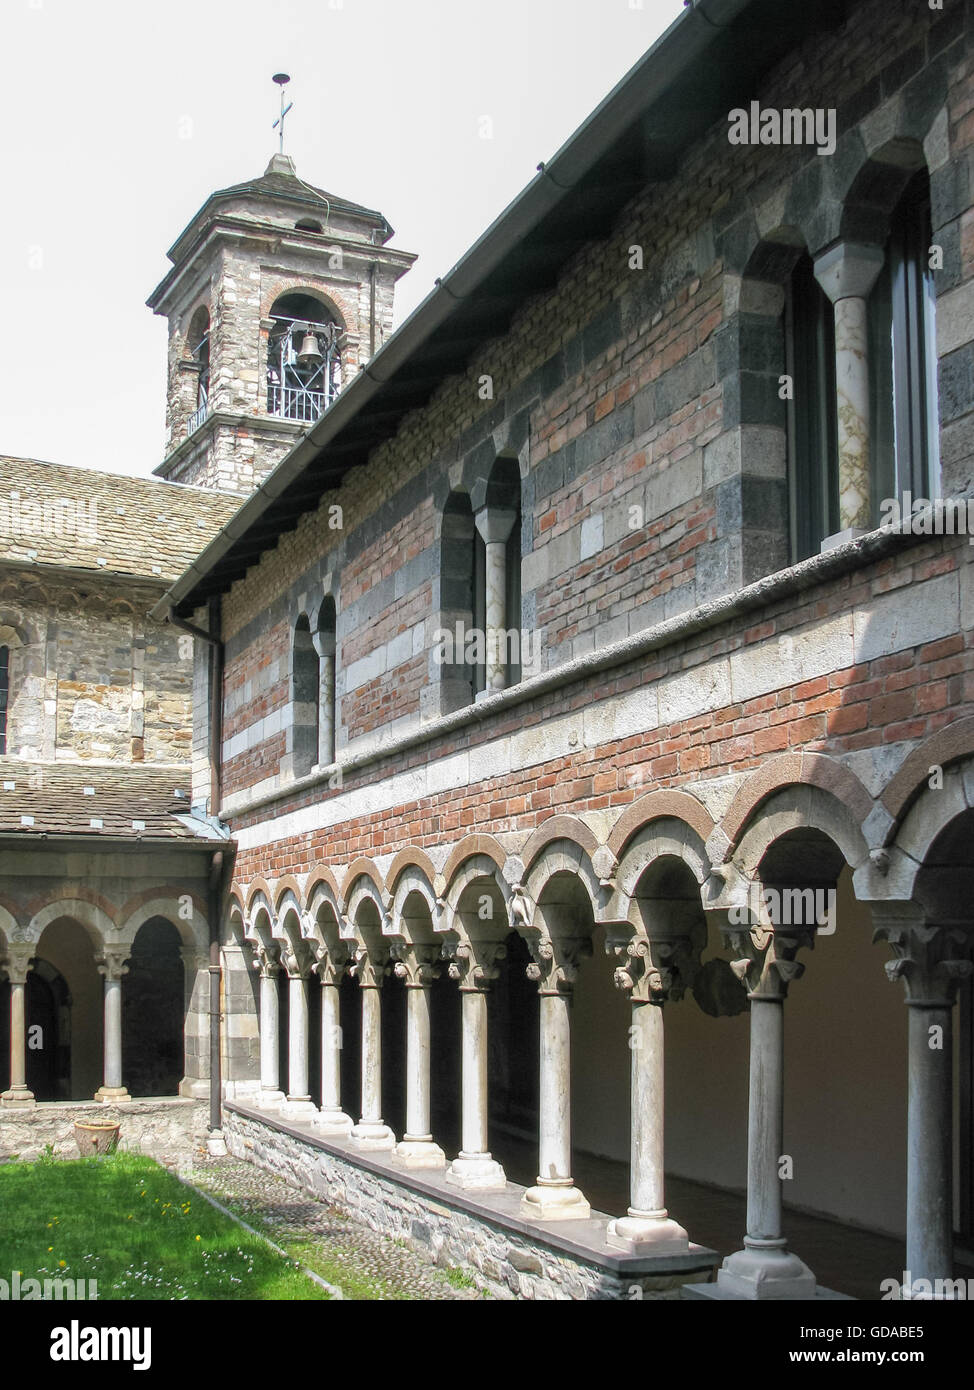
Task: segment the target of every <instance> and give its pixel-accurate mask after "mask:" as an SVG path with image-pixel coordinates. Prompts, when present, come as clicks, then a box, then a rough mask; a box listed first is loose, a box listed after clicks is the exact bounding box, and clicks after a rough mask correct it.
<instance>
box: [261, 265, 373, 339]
mask: <svg viewBox="0 0 974 1390" xmlns="http://www.w3.org/2000/svg"><path fill="white" fill-rule="evenodd" d="M291 294H304V295H307V296H308V298H309V299H315V300H317V302H318V303H319V304H320V305H321V307H322V308H323V309H324V310H325V312H326V313H328V314H330V315H331V316H332V318H333V319H334V320H335V322H336V323H337V324H338V325H339V326H340V327H341V328H342V329H343V330H345V331H349V330H353V329H354V327H355V323H356V321H357V316H356V314H355V312H354V310H353V309H352V308H351V306H350V305H349V303H348V301H347V300H346V299H345V298H344V296H343V295H341V294H340V293H339V292H338V290H336V289H335V288H334V286H329V287H328V289H327V290H324V289H322V288H321V287H320V286H318V285H309V284H307V283H306V282H305V281H304V280H302V279H301V278H300V276H297V277H295V276H293V275H292V276H277V277H275V278H274V279H273V280H271V281H270V282H269V283H268V288H267V290H266V291H265V293H264V295H263V298H262V300H261V306H260V316H261V318H262V319H267V318H270V315H271V310H272V309H273V308H274V305H275V304H276V303H277V301H278V300H279V299H283V298H284V297H285V296H286V295H291Z"/></svg>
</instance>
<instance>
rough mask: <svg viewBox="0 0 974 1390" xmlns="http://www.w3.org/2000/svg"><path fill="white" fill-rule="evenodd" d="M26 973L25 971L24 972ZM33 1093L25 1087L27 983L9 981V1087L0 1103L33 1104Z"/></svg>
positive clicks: (10, 1107) (5, 1104) (9, 1104)
mask: <svg viewBox="0 0 974 1390" xmlns="http://www.w3.org/2000/svg"><path fill="white" fill-rule="evenodd" d="M25 973H26V972H25ZM33 1103H34V1094H33V1092H32V1091H29V1090H28V1089H27V985H26V983H25V981H24V980H16V979H12V980H11V981H10V1089H9V1090H8V1091H4V1093H3V1095H2V1096H0V1105H3V1106H4V1107H6V1108H9V1109H14V1108H16V1107H17V1106H28V1105H33Z"/></svg>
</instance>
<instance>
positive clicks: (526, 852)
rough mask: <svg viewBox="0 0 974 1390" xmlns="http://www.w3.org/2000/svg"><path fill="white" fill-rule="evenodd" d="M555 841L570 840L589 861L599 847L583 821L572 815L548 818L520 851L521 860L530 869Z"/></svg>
mask: <svg viewBox="0 0 974 1390" xmlns="http://www.w3.org/2000/svg"><path fill="white" fill-rule="evenodd" d="M555 840H571V841H572V843H573V844H575V845H577V846H578V848H579V850H580V851H581V852H582V853H583V854H585V855H587V856H588V858H589V859H591V858H592V855H593V854H594V853H595V851H596V850H597V849H598V847H599V841H598V836H597V835H596V834H595V831H594V830H592V829H590V828H589V826H587V825H586V824H585V822H584V821H583V820H579V819H578V817H577V816H572V815H555V816H549V817H548V819H547V820H544V821H542V822H541V824H540V825H539V826H538V827H537V829H536V830H535V831H534V832H533V833H532V835H531V838H530V839H529V840H528V842H527V844H526V845H525V846H524V848H523V850H522V851H521V858H522V859H523V861H524V863H525V864H526V865H527V866H528V867H529V868H530V866H531V865H532V864H533V863H534V861H535V859H537V857H538V855H539V854H541V853H542V851H543V850H545V849H546V848H547V846H548V845H550V844H551V843H552V842H553V841H555Z"/></svg>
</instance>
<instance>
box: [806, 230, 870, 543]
mask: <svg viewBox="0 0 974 1390" xmlns="http://www.w3.org/2000/svg"><path fill="white" fill-rule="evenodd" d="M882 264H883V252H882V249H881V248H880V247H878V246H864V245H859V244H857V243H855V242H840V243H839V244H838V245H837V246H833V247H832V248H831V249H830V250H828V251H826V252H825V253H824V255H821V256H819V257H817V258H816V261H815V278H816V279H817V280H818V282H819V284H820V285H821V286H822V289H823V290H824V291H825V293H826V294H827V295H828V297H829V299H830V300H831V301H832V305H833V312H834V314H835V386H836V404H837V416H838V434H839V439H838V445H839V448H838V453H839V527H840V530H841V531H850V530H851V531H857V532H861V531H865V530H868V529H869V526H870V520H871V517H870V486H869V482H870V479H869V360H868V352H867V341H868V339H867V309H866V301H867V296H868V294H869V291H870V290H871V289H872V287H873V285H874V284H875V283H876V277H877V275H878V274H879V272H880V269H881V268H882Z"/></svg>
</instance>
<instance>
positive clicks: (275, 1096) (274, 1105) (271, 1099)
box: [252, 1091, 287, 1110]
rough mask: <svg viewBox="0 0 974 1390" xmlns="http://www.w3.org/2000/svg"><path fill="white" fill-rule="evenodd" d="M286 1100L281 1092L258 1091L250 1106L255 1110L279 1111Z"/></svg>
mask: <svg viewBox="0 0 974 1390" xmlns="http://www.w3.org/2000/svg"><path fill="white" fill-rule="evenodd" d="M286 1100H287V1097H286V1096H285V1094H284V1092H283V1091H260V1092H259V1093H258V1095H257V1097H256V1098H255V1100H254V1101H253V1102H252V1104H253V1105H254V1107H255V1108H256V1109H257V1110H280V1108H281V1106H282V1105H283V1104H284V1103H285V1101H286Z"/></svg>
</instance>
